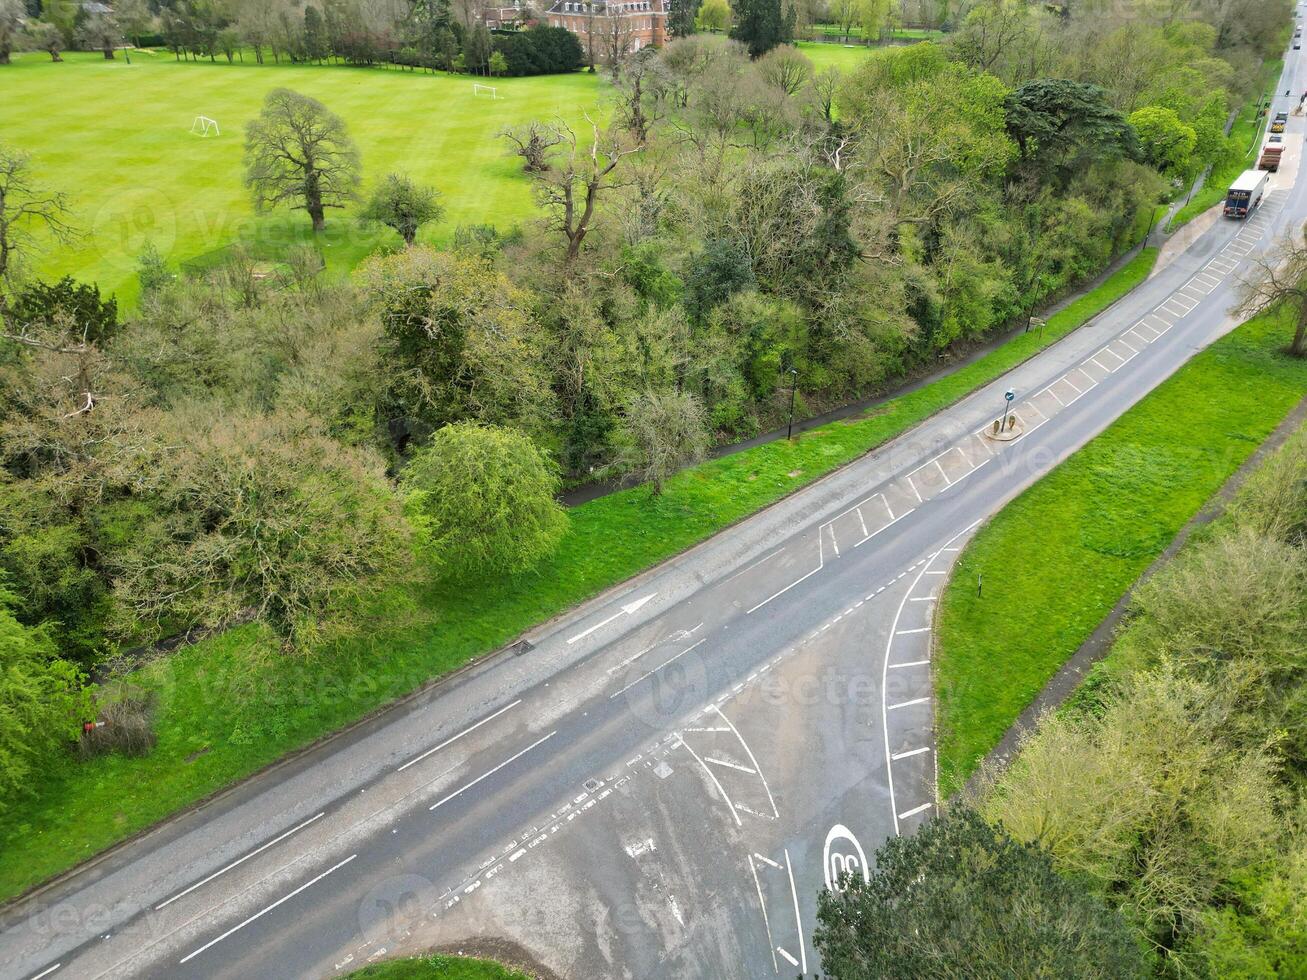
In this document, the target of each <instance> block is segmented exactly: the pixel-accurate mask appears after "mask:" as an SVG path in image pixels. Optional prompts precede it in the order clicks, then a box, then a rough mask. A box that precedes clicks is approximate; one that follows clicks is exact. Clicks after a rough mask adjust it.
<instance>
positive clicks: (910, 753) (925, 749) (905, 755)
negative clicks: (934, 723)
mask: <svg viewBox="0 0 1307 980" xmlns="http://www.w3.org/2000/svg"><path fill="white" fill-rule="evenodd" d="M929 751H930V746H929V745H926V746H923V747H922V748H919V749H909V750H908V751H906V752H895V753H894V754H893V755H892V756H890V758H891V759H893V760H894V761H895V762H898V760H899V759H908V758H911V757H912V756H914V755H921V754H922V753H923V752H929Z"/></svg>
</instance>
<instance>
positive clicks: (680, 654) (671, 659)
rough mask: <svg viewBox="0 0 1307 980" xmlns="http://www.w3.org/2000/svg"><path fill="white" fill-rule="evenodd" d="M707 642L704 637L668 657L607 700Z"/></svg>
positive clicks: (706, 638) (624, 691) (610, 696)
mask: <svg viewBox="0 0 1307 980" xmlns="http://www.w3.org/2000/svg"><path fill="white" fill-rule="evenodd" d="M707 642H708V637H706V636H705V637H704V638H703V639H702V640H699V641H698V642H696V643H692V644H690V645H689V646H688V647H686V648H685V649H684V650H682V651H681V652H680V653H678V654H676V655H675V656H672V657H668V658H667V659H666V660H664V661H663V662H662V663H660V664H659V665H658V666H657V667H655V668H653V670H647V671H645V672H644V673H643V674H641V675H640V676H639V677H637V678H636V679H635V680H633V681H631V683H629V684H627V685H626V687H624V688H622V689H621V690H620V691H618V692H617V693H616V694H610V695H609V696H608V700H609V701H611V700H612V699H613V698H615V697H617V696H618V695H619V694H625V693H626V692H627V691H629V690H630V689H631V688H633V687H635V685H637V684H639V683H640V682H641V681H642V680H644V679H645V678H646V677H651V676H653V675H654V674H656V673H658V671H660V670H662V669H663V668H664V667H666V666H667V665H668V664H670V663H671V662H672V661H673V660H679V659H680V658H681V657H684V656H685V655H686V654H687V653H689V652H690V651H691V650H693V649H694V648H695V647H697V646H702V645H703V644H705V643H707Z"/></svg>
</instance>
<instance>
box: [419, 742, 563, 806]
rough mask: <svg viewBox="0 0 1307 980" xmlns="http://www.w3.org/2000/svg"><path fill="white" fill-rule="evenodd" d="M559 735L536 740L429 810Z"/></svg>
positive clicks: (442, 804)
mask: <svg viewBox="0 0 1307 980" xmlns="http://www.w3.org/2000/svg"><path fill="white" fill-rule="evenodd" d="M557 734H558V731H557V730H554V731H552V732H550V733H549V734H548V735H546V736H545V737H544V738H539V739H536V740H535V741H534V742H532V743H531V744H530V745H528V746H527V747H526V748H524V749H523V750H522V751H521V752H518V753H517V754H516V755H514V756H510V757H509V758H507V759H505V760H504V761H503V762H501V763H500V764H499V765H497V766H495V768H493V769H491V770H490V771H489V772H483V773H482V774H481V775H480V776H478V777H477V778H476V779H474V780H472V782H470V783H468V784H467V785H466V786H463V787H462V788H461V789H456V790H454V792H452V793H450V794H449V795H448V796H446V797H445V798H444V799H443V800H441V801H440V802H439V803H434V804H432V805H431V806H429V807H427V809H428V810H434V809H436V807H440V806H444V805H445V804H446V803H448V802H449V801H450V800H452V799H453V798H454V797H456V796H458V795H460V794H462V793H466V792H467V791H468V790H470V789H471V788H472V787H473V786H475V785H476V784H477V783H479V782H481V780H483V779H487V778H488V777H490V776H493V775H494V774H495V773H497V772H499V770H500V769H503V768H504V766H506V765H508V764H509V763H510V762H512V761H513V760H515V759H520V758H521V757H522V756H524V755H526V754H527V753H528V752H530V751H531V750H532V749H534V748H535V747H536V746H537V745H541V744H542V743H544V742H547V741H549V740H550V739H551V738H553V737H554V736H555V735H557Z"/></svg>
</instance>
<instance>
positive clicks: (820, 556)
mask: <svg viewBox="0 0 1307 980" xmlns="http://www.w3.org/2000/svg"><path fill="white" fill-rule="evenodd" d="M825 567H826V552H825V549H824V548H823V547H822V543H821V528H817V567H816V568H814V569H813V570H812V571H810V572H809V573H808V574H807V575H804V576H803V577H802V578H798V579H795V580H794V581H793V582H791V583H790V584H789V585H787V586H785V588H783V589H781V590H780V591H779V592H776V593H773V594H772V595H769V596H768V597H767V598H766V599H763V600H762V602H760V603H758V604H757V605H756V606H754V607H753V608H752V609H747V610H745V613H744V615H746V616H747V615H749V613H751V612H755V611H756V610H759V609H761V608H762V607H763V606H765V605H767V603H769V602H771V601H772V600H773V599H775V598H776V597H777V596H782V595H784V594H785V593H786V592H789V591H790V589H792V588H794V587H795V586H796V585H798V584H799V583H800V582H802V581H804V579H809V578H812V576H814V575H816V574H817V573H818V572H820V571H821V570H822V569H823V568H825Z"/></svg>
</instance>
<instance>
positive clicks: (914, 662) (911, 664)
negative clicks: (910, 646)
mask: <svg viewBox="0 0 1307 980" xmlns="http://www.w3.org/2000/svg"><path fill="white" fill-rule="evenodd" d="M928 663H930V661H929V660H910V661H908V662H907V663H905V664H890V665H889V669H890V670H894V669H895V668H898V667H920V666H922V665H923V664H928Z"/></svg>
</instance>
